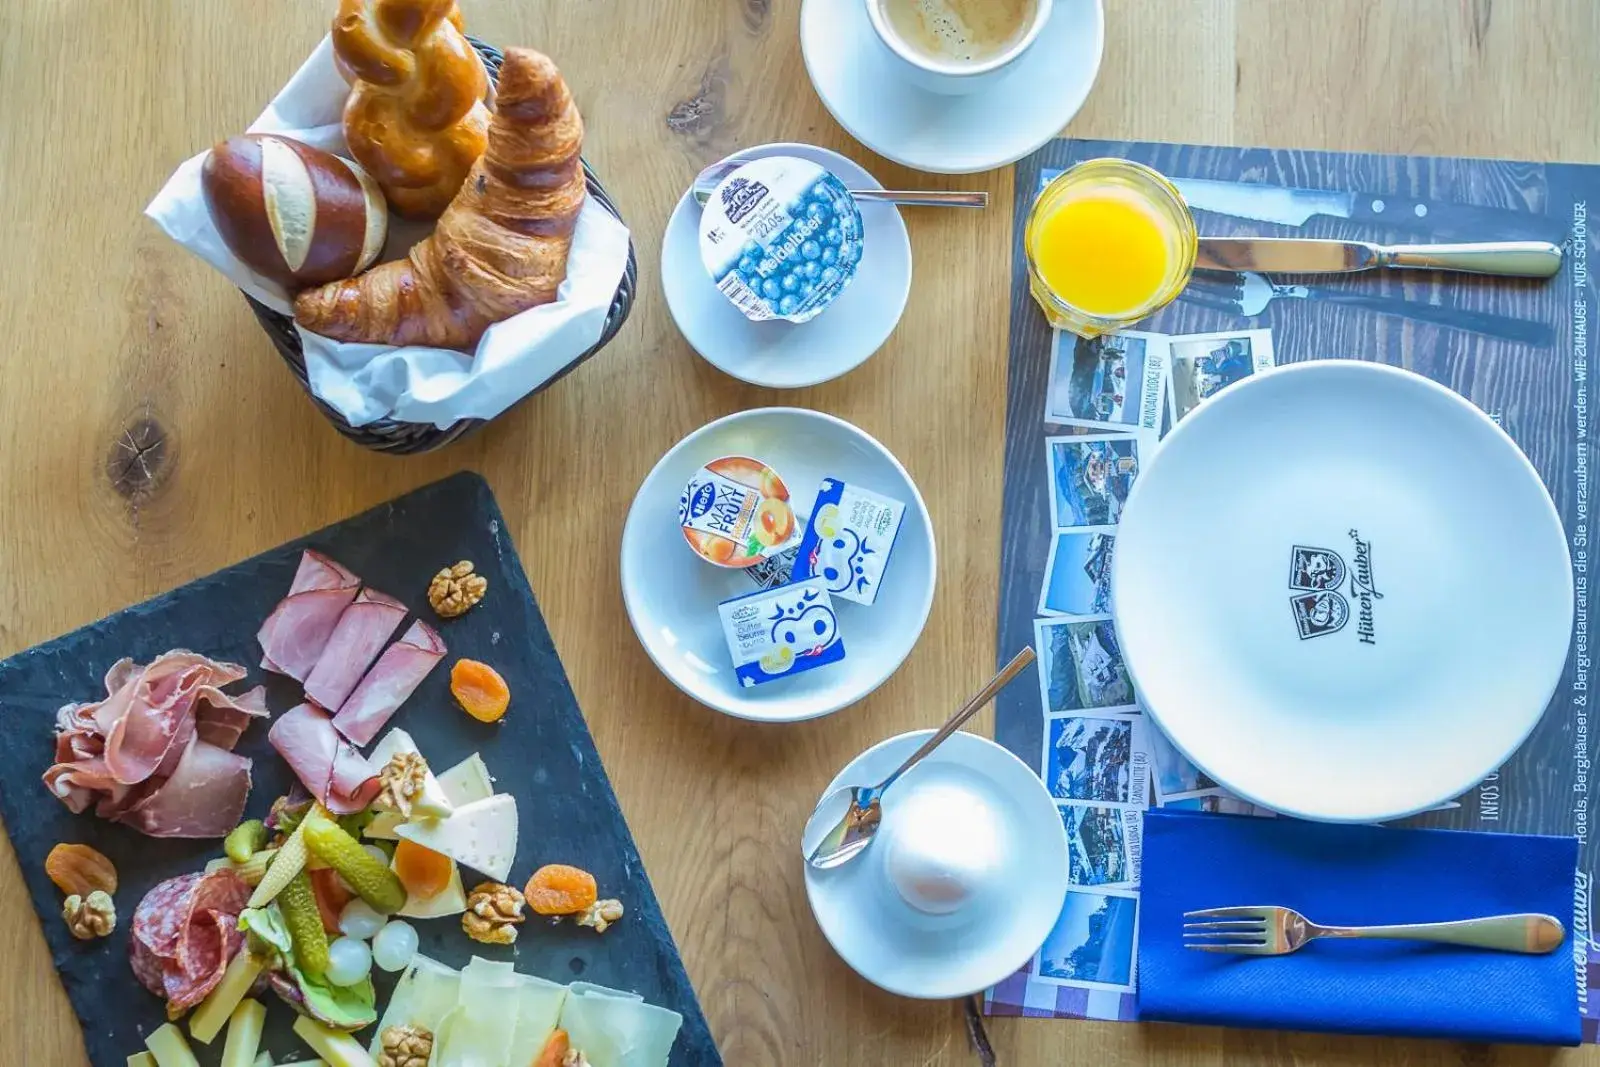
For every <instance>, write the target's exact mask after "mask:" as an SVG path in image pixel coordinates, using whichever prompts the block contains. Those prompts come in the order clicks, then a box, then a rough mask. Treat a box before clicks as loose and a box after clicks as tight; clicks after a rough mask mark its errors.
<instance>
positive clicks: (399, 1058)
mask: <svg viewBox="0 0 1600 1067" xmlns="http://www.w3.org/2000/svg"><path fill="white" fill-rule="evenodd" d="M379 1044H380V1046H381V1048H380V1051H379V1053H378V1067H428V1057H429V1056H432V1055H433V1034H431V1033H429V1032H428V1031H427V1030H424V1029H423V1028H422V1027H420V1026H391V1027H389V1028H388V1029H387V1030H385V1031H384V1032H383V1036H382V1037H381V1038H380V1039H379Z"/></svg>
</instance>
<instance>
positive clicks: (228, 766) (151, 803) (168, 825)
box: [115, 737, 251, 837]
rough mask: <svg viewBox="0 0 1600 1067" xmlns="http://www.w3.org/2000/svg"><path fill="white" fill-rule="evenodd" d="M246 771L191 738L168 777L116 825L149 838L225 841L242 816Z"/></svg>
mask: <svg viewBox="0 0 1600 1067" xmlns="http://www.w3.org/2000/svg"><path fill="white" fill-rule="evenodd" d="M250 767H251V763H250V760H248V759H246V758H245V757H243V756H240V755H237V754H236V753H233V752H229V751H228V750H227V749H225V748H219V747H217V746H216V745H213V744H211V743H209V742H206V741H202V740H200V739H199V738H198V737H195V738H192V739H190V741H189V745H188V747H187V748H186V749H185V750H184V753H183V758H182V759H180V760H178V765H177V767H176V769H174V770H173V772H172V777H170V778H168V779H167V780H166V781H165V782H162V783H161V784H160V785H159V786H157V787H156V788H155V789H154V790H152V791H151V792H149V793H147V794H145V795H144V796H143V797H141V798H140V799H139V800H138V801H137V802H136V803H134V804H132V805H131V806H130V807H128V809H127V810H126V811H122V812H119V813H117V815H116V816H115V818H116V821H118V822H123V823H127V824H128V825H130V826H132V827H133V828H134V829H136V830H138V831H140V832H141V833H145V834H148V835H150V836H151V837H223V836H225V835H226V834H227V833H228V831H229V830H232V829H233V828H234V827H235V826H237V825H239V819H240V818H241V817H242V816H243V815H244V805H245V800H246V798H247V797H248V796H249V795H250Z"/></svg>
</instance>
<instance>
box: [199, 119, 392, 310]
mask: <svg viewBox="0 0 1600 1067" xmlns="http://www.w3.org/2000/svg"><path fill="white" fill-rule="evenodd" d="M200 187H201V190H202V191H203V192H204V193H205V198H206V208H207V209H208V210H209V211H210V212H211V221H212V222H213V223H215V224H216V227H217V232H218V233H220V234H221V235H222V240H223V242H224V243H225V244H226V245H227V246H228V248H229V250H230V251H232V252H233V254H234V255H235V256H237V257H238V258H239V261H240V262H241V263H243V264H244V265H245V266H247V267H249V268H250V269H251V270H253V271H255V272H256V273H257V274H260V275H262V276H263V277H267V278H271V279H272V280H273V281H275V282H278V283H279V284H281V285H283V286H284V287H285V288H288V289H302V288H305V287H306V286H311V285H322V284H324V283H327V282H332V281H338V280H339V279H341V278H349V277H351V276H353V275H355V274H358V273H360V272H361V271H363V270H365V269H366V268H367V267H369V266H371V264H372V262H373V260H375V259H377V258H378V253H379V252H381V251H382V250H383V241H384V238H385V237H386V236H387V235H388V230H389V212H388V208H387V207H385V205H384V202H383V190H381V189H379V188H378V184H377V183H376V182H374V181H373V180H372V179H371V178H370V177H369V176H368V175H367V173H366V172H365V171H364V170H362V169H361V167H360V166H358V165H357V164H355V163H352V162H351V161H350V160H348V159H342V158H340V157H339V156H336V155H333V154H332V153H331V152H324V151H322V150H321V149H320V148H312V147H311V146H310V145H306V144H301V143H300V142H299V141H294V140H290V139H289V138H287V137H280V136H277V135H275V134H261V133H251V134H245V135H244V136H242V137H230V138H229V139H228V140H226V141H223V142H222V143H221V144H219V145H217V146H216V147H215V148H213V149H212V150H211V153H210V155H208V156H207V157H206V161H205V164H204V166H203V167H202V168H201V171H200Z"/></svg>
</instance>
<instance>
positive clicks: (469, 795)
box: [365, 730, 494, 841]
mask: <svg viewBox="0 0 1600 1067" xmlns="http://www.w3.org/2000/svg"><path fill="white" fill-rule="evenodd" d="M393 732H394V731H392V730H391V731H390V733H393ZM438 782H439V788H440V790H442V791H443V793H444V798H445V799H446V800H447V801H449V802H450V806H451V807H452V808H459V807H462V806H463V805H466V804H471V803H472V802H473V801H475V800H488V799H489V798H490V797H492V796H494V783H493V782H492V781H490V780H489V768H488V767H486V766H484V763H483V757H482V756H480V755H478V754H477V753H476V752H474V753H473V754H472V755H470V756H468V757H467V758H466V759H464V760H462V761H461V762H460V763H458V764H456V765H455V766H454V767H451V768H450V769H449V770H447V771H445V772H444V773H443V774H441V775H439V777H438ZM416 817H417V814H416V812H412V818H416ZM405 821H406V820H405V819H403V818H401V816H400V813H399V812H398V811H380V812H378V815H377V817H376V818H374V819H373V820H372V821H371V822H370V823H368V824H367V829H366V831H365V833H366V835H367V836H368V837H373V838H380V839H382V840H384V841H398V840H399V839H400V835H399V834H397V833H395V827H397V826H399V825H400V824H401V823H403V822H405Z"/></svg>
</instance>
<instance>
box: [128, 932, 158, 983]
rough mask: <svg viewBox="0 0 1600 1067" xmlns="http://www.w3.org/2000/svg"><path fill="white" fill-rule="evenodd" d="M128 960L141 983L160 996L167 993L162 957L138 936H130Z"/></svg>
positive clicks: (134, 974)
mask: <svg viewBox="0 0 1600 1067" xmlns="http://www.w3.org/2000/svg"><path fill="white" fill-rule="evenodd" d="M128 962H129V963H131V964H132V965H133V976H134V977H135V978H137V979H139V984H140V985H142V986H144V987H145V988H146V989H148V990H150V992H152V993H154V994H155V995H156V996H158V997H164V996H166V995H167V990H166V984H165V981H164V978H163V974H164V971H163V969H162V968H163V961H162V959H161V957H160V956H157V955H156V954H155V953H154V952H151V951H150V948H149V946H147V945H146V944H145V943H144V942H143V941H140V940H139V939H138V938H137V937H130V938H128Z"/></svg>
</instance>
